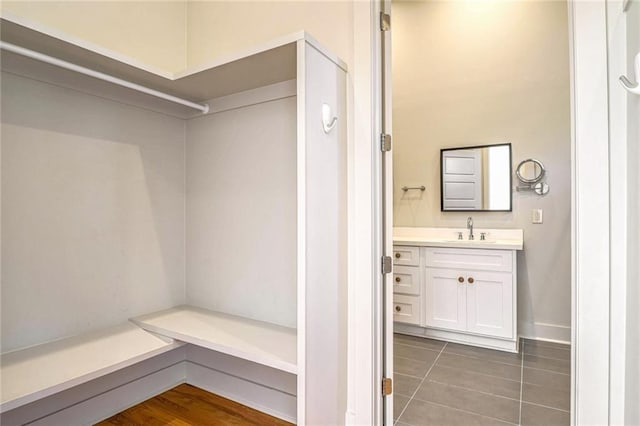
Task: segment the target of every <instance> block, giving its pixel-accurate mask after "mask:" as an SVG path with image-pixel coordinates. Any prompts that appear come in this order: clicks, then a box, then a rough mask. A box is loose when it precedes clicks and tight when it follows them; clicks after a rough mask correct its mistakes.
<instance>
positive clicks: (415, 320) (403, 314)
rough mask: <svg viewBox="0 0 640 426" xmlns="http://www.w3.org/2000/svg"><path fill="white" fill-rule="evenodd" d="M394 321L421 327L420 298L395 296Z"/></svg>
mask: <svg viewBox="0 0 640 426" xmlns="http://www.w3.org/2000/svg"><path fill="white" fill-rule="evenodd" d="M393 320H394V321H397V322H404V323H407V324H416V325H420V298H419V297H418V296H402V295H398V294H396V295H394V296H393Z"/></svg>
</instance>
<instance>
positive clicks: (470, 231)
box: [467, 216, 475, 240]
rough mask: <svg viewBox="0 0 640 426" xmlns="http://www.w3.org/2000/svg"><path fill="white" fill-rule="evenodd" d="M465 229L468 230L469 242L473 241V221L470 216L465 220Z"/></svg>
mask: <svg viewBox="0 0 640 426" xmlns="http://www.w3.org/2000/svg"><path fill="white" fill-rule="evenodd" d="M467 229H468V230H469V240H473V239H475V237H474V236H473V219H472V218H471V216H469V217H468V218H467Z"/></svg>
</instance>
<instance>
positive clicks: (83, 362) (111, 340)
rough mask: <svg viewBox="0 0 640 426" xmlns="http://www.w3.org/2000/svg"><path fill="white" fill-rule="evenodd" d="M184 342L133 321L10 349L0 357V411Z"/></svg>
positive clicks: (152, 355) (117, 368) (107, 372)
mask: <svg viewBox="0 0 640 426" xmlns="http://www.w3.org/2000/svg"><path fill="white" fill-rule="evenodd" d="M180 346H182V343H179V342H175V341H174V340H173V339H164V338H159V337H157V336H154V335H153V334H151V333H148V332H146V331H144V330H142V329H140V328H138V327H136V326H135V325H134V324H131V323H125V324H122V325H120V326H117V327H113V328H109V329H106V330H101V331H98V332H94V333H87V334H83V335H79V336H74V337H69V338H65V339H61V340H56V341H53V342H49V343H44V344H41V345H37V346H32V347H30V348H26V349H21V350H17V351H13V352H8V353H5V354H2V355H1V356H0V376H1V379H0V380H1V385H0V388H1V389H2V396H1V403H0V412H2V413H4V412H5V411H9V410H11V409H13V408H16V407H19V406H22V405H25V404H28V403H30V402H33V401H36V400H38V399H41V398H44V397H47V396H49V395H53V394H55V393H57V392H61V391H63V390H66V389H69V388H71V387H73V386H77V385H79V384H81V383H85V382H88V381H90V380H93V379H96V378H98V377H101V376H104V375H106V374H109V373H112V372H114V371H117V370H120V369H122V368H125V367H128V366H130V365H133V364H135V363H137V362H140V361H143V360H145V359H148V358H152V357H154V356H156V355H159V354H162V353H164V352H167V351H170V350H172V349H174V348H177V347H180Z"/></svg>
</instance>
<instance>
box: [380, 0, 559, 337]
mask: <svg viewBox="0 0 640 426" xmlns="http://www.w3.org/2000/svg"><path fill="white" fill-rule="evenodd" d="M392 12H393V20H394V30H393V31H394V33H393V51H392V53H393V134H394V225H395V226H409V227H423V226H451V227H464V226H465V224H466V217H467V216H469V214H466V213H452V212H448V213H443V212H441V211H440V177H439V172H440V163H439V155H440V149H441V148H447V147H456V146H469V145H481V144H491V143H503V142H510V143H511V144H512V156H513V162H514V167H515V165H516V164H517V163H518V162H519V161H521V160H523V159H526V158H530V157H533V158H537V159H539V160H541V161H542V162H543V163H544V164H545V166H546V168H547V172H548V176H547V182H548V183H549V185H550V187H551V191H550V193H549V194H548V195H547V196H544V197H539V196H536V195H533V194H531V193H518V192H514V193H513V211H512V212H509V213H475V214H472V216H473V218H474V222H475V225H476V227H487V228H491V227H494V228H521V229H523V230H524V238H525V242H524V246H525V249H524V251H523V252H521V253H519V255H518V318H519V323H520V326H519V332H520V334H521V335H522V336H529V337H538V338H546V339H554V340H564V341H568V340H569V338H570V323H571V263H570V262H571V241H570V237H571V235H570V232H571V205H570V195H571V175H570V173H571V165H570V164H571V163H570V146H571V145H570V142H571V140H570V138H571V134H570V98H569V45H568V40H569V35H568V19H567V5H566V3H565V2H433V1H428V2H402V1H394V2H393V4H392ZM514 179H515V177H514ZM404 185H408V186H415V185H425V186H426V187H427V190H426V191H425V192H424V193H423V194H420V193H417V192H413V191H412V192H408V193H406V194H405V193H403V192H402V191H401V190H400V187H402V186H404ZM535 208H541V209H543V211H544V223H543V224H541V225H534V224H531V210H532V209H535Z"/></svg>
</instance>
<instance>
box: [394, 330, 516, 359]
mask: <svg viewBox="0 0 640 426" xmlns="http://www.w3.org/2000/svg"><path fill="white" fill-rule="evenodd" d="M393 331H394V332H395V333H400V334H407V335H410V336H416V337H427V338H430V339H436V340H442V341H445V342H451V343H461V344H465V345H473V346H478V347H482V348H487V349H494V350H499V351H506V352H513V353H515V352H518V340H517V339H514V340H510V339H500V338H494V337H485V336H478V335H473V334H466V333H458V332H455V331H446V330H438V329H435V328H425V327H420V326H417V325H412V324H402V323H394V325H393Z"/></svg>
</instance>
